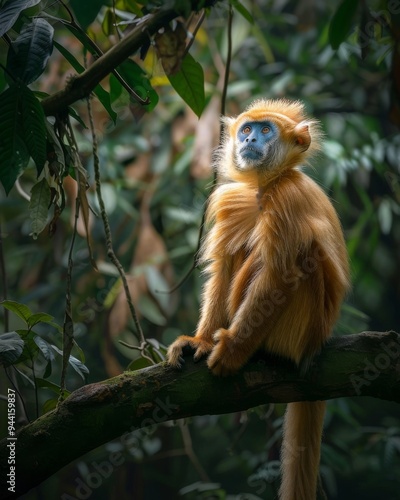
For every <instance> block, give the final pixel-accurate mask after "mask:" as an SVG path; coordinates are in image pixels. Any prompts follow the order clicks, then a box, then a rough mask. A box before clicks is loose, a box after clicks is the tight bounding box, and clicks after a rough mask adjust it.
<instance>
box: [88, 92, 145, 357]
mask: <svg viewBox="0 0 400 500" xmlns="http://www.w3.org/2000/svg"><path fill="white" fill-rule="evenodd" d="M87 106H88V113H89V124H90V130H91V133H92V143H93V163H94V177H95V183H96V194H97V200H98V202H99V207H100V215H101V218H102V221H103V227H104V233H105V237H106V246H107V256H108V258H109V259H110V260H111V262H112V263H113V264H114V266H115V267H116V268H117V270H118V273H119V275H120V277H121V281H122V284H123V286H124V291H125V296H126V300H127V302H128V307H129V310H130V313H131V316H132V319H133V322H134V324H135V327H136V331H137V334H138V336H139V339H140V342H141V344H143V343H144V344H146V339H145V337H144V334H143V330H142V328H141V326H140V323H139V320H138V317H137V314H136V311H135V307H134V305H133V302H132V296H131V292H130V290H129V285H128V280H127V278H126V274H125V271H124V268H123V267H122V265H121V263H120V261H119V260H118V258H117V256H116V255H115V252H114V248H113V243H112V236H111V229H110V224H109V222H108V217H107V212H106V208H105V205H104V201H103V196H102V193H101V180H100V160H99V156H98V153H97V149H98V146H97V136H96V132H95V129H94V122H93V114H92V107H91V104H90V99H87ZM143 354H144V353H143V352H142V355H143Z"/></svg>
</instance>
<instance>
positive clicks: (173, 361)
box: [167, 335, 214, 368]
mask: <svg viewBox="0 0 400 500" xmlns="http://www.w3.org/2000/svg"><path fill="white" fill-rule="evenodd" d="M213 345H214V344H213V343H212V342H207V341H206V340H204V338H203V337H202V336H201V335H196V337H189V336H188V335H181V336H180V337H178V338H177V339H176V340H175V341H174V342H173V343H172V344H171V345H170V346H169V347H168V351H167V362H168V363H169V364H170V365H171V366H173V367H174V368H181V367H182V364H183V363H184V362H185V360H184V359H183V353H184V351H187V350H188V348H189V349H191V350H192V351H195V353H194V355H193V359H194V361H199V360H200V359H201V358H202V357H203V356H206V355H207V354H208V353H209V352H211V349H212V348H213Z"/></svg>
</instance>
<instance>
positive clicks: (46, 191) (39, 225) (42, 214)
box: [29, 178, 51, 239]
mask: <svg viewBox="0 0 400 500" xmlns="http://www.w3.org/2000/svg"><path fill="white" fill-rule="evenodd" d="M50 200H51V192H50V186H49V185H48V183H47V180H46V179H45V178H43V179H42V180H41V181H39V182H37V183H36V184H35V185H34V186H33V188H32V190H31V201H30V203H29V217H30V218H31V226H32V233H31V234H32V236H33V238H34V239H36V238H37V236H38V234H40V233H41V232H42V231H43V229H44V228H45V227H46V224H47V215H48V211H49V205H50Z"/></svg>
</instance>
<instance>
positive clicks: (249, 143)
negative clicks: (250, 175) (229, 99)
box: [237, 121, 277, 165]
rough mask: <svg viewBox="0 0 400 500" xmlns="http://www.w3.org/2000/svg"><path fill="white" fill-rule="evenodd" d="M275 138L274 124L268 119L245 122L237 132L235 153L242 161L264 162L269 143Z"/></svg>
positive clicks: (251, 162)
mask: <svg viewBox="0 0 400 500" xmlns="http://www.w3.org/2000/svg"><path fill="white" fill-rule="evenodd" d="M276 138H277V130H276V126H275V125H274V124H273V123H271V122H269V121H254V122H245V123H244V124H242V125H241V127H240V129H239V131H238V133H237V140H238V143H239V144H238V147H237V153H238V155H239V156H240V159H241V160H243V162H244V163H249V164H253V165H254V164H260V163H262V162H264V160H265V159H266V157H267V153H268V150H269V147H270V146H271V143H273V142H274V141H275V139H276Z"/></svg>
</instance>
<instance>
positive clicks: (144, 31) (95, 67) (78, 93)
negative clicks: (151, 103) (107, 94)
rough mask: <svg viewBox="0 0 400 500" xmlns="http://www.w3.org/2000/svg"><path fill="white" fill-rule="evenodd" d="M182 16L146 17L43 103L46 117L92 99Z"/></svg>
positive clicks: (210, 1) (206, 2)
mask: <svg viewBox="0 0 400 500" xmlns="http://www.w3.org/2000/svg"><path fill="white" fill-rule="evenodd" d="M216 1H217V0H203V1H202V2H198V1H195V0H191V8H192V10H194V11H197V10H200V9H203V8H207V7H211V6H213V5H214V4H215V3H216ZM179 16H180V13H179V12H178V11H177V10H175V9H161V10H159V11H158V12H156V13H155V14H151V15H148V16H146V17H144V18H143V19H142V20H141V21H140V22H139V24H138V25H137V26H135V28H134V29H133V30H132V31H131V32H130V33H129V35H127V36H126V37H125V38H123V39H122V40H121V41H120V42H119V43H117V44H116V45H114V47H112V48H111V49H110V50H109V51H108V52H106V53H105V54H104V55H103V56H101V57H99V58H98V59H97V60H96V61H95V62H94V63H93V64H92V65H91V66H90V67H89V68H88V69H87V70H86V71H84V72H83V73H81V74H80V75H78V76H76V77H75V78H73V79H72V80H70V82H69V83H68V84H67V86H66V87H65V89H63V90H60V91H59V92H56V93H54V94H52V95H51V96H49V97H47V98H46V99H43V101H42V106H43V109H44V113H45V115H47V116H50V115H51V116H55V115H57V114H59V113H62V112H65V110H66V109H67V107H68V106H70V105H71V104H73V103H74V102H76V101H78V100H79V99H83V98H85V97H87V96H89V94H90V93H91V92H92V91H93V89H94V88H95V87H96V85H97V84H98V83H100V82H101V80H103V78H105V77H106V76H107V75H109V74H110V73H111V72H112V71H113V70H114V69H115V68H117V67H118V66H119V65H120V64H121V63H123V62H124V61H125V60H126V59H128V57H130V56H131V55H132V54H134V53H135V52H136V51H138V50H139V49H140V47H141V46H142V45H143V44H144V43H145V42H147V41H148V40H149V38H150V37H152V36H153V35H154V34H156V33H157V31H158V30H159V29H160V28H162V27H163V26H166V25H167V24H168V23H169V22H170V21H172V20H173V19H175V18H177V17H179Z"/></svg>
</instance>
